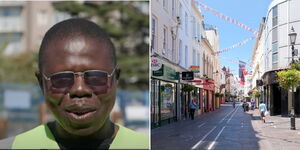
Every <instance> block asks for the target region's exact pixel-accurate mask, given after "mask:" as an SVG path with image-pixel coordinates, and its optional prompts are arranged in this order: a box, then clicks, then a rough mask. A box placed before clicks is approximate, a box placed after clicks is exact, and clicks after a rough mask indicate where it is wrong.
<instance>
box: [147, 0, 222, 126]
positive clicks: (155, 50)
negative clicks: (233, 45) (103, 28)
mask: <svg viewBox="0 0 300 150" xmlns="http://www.w3.org/2000/svg"><path fill="white" fill-rule="evenodd" d="M150 3H151V21H150V25H151V26H150V28H151V59H152V60H151V65H153V66H154V65H156V66H159V67H152V72H151V90H150V91H151V96H150V97H151V118H152V120H151V123H152V127H157V126H161V125H163V124H165V123H171V122H173V121H177V120H180V119H183V118H187V117H188V116H187V114H188V103H189V102H190V100H191V96H192V95H197V97H198V103H199V104H200V107H199V108H200V109H199V110H200V111H199V112H196V114H201V113H202V112H204V107H205V111H210V110H213V109H212V108H210V109H209V107H208V105H204V104H203V101H204V100H205V101H209V100H211V101H212V99H213V96H214V95H213V93H211V94H210V95H208V94H205V92H203V91H204V90H202V89H203V88H205V86H206V85H205V86H204V83H202V82H201V81H202V78H203V75H204V74H206V75H209V76H208V77H210V78H214V76H213V69H212V68H213V65H214V64H215V65H216V64H217V63H213V60H214V58H212V57H211V56H212V54H213V52H214V51H215V50H216V49H214V47H218V45H213V46H212V44H210V43H209V41H208V40H207V38H206V35H205V34H206V33H205V30H204V26H203V16H202V14H201V11H200V9H199V8H197V7H196V4H195V2H194V1H193V0H172V1H170V0H153V1H151V2H150ZM203 34H204V35H203ZM214 34H215V35H217V33H216V32H215V33H214ZM215 35H214V36H215ZM204 37H205V41H206V47H203V44H202V43H203V41H202V40H203V39H204ZM211 37H213V36H211ZM216 37H217V36H216ZM216 37H214V38H213V41H214V43H213V44H216V43H217V42H216V41H217V40H216ZM204 51H207V52H205V53H206V54H205V61H203V58H204V57H203V54H204ZM208 65H209V66H208ZM191 66H196V67H200V73H194V77H195V78H194V80H193V82H190V81H186V80H182V79H181V77H182V72H187V71H191V68H190V67H191ZM207 83H208V82H207ZM191 84H193V85H195V86H196V87H197V89H196V90H194V92H193V93H191V92H186V91H184V90H183V87H184V86H186V85H191ZM210 86H211V85H210ZM210 88H211V89H212V91H214V86H211V87H210ZM205 104H208V102H206V103H205ZM210 104H211V105H210V107H212V105H213V104H214V103H213V102H210Z"/></svg>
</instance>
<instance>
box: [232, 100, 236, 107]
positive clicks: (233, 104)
mask: <svg viewBox="0 0 300 150" xmlns="http://www.w3.org/2000/svg"><path fill="white" fill-rule="evenodd" d="M232 106H233V108H235V100H233V103H232Z"/></svg>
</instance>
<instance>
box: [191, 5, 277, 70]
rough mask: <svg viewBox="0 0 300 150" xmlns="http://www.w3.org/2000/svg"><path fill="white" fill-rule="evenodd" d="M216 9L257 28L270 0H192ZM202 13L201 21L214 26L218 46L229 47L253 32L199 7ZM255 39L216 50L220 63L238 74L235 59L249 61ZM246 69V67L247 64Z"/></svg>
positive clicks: (248, 36)
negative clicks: (223, 50) (217, 35)
mask: <svg viewBox="0 0 300 150" xmlns="http://www.w3.org/2000/svg"><path fill="white" fill-rule="evenodd" d="M196 1H198V2H200V3H202V4H204V5H207V6H208V7H210V8H212V9H215V10H216V11H218V12H219V13H221V14H223V15H225V16H228V17H231V18H233V19H235V20H237V21H239V22H240V23H243V24H244V25H247V26H248V27H250V28H252V29H254V30H256V31H258V29H259V25H260V23H261V21H262V18H263V17H265V16H266V15H267V11H268V7H269V5H270V4H271V2H272V1H273V0H196ZM200 9H201V12H202V14H203V15H204V23H206V24H210V25H213V26H215V27H216V28H217V32H218V34H219V41H220V49H224V48H227V47H230V46H232V45H234V44H237V43H239V42H242V41H244V40H245V39H248V38H250V37H252V36H253V35H254V34H253V33H251V32H249V31H247V30H245V29H243V28H241V27H239V26H237V25H235V24H232V23H230V22H228V21H226V20H223V19H221V18H219V17H217V16H216V15H214V14H213V13H211V12H209V11H206V10H204V9H203V8H201V7H200ZM254 42H255V39H253V40H251V41H249V42H248V43H246V44H245V45H242V46H239V47H236V48H234V49H231V50H229V51H227V52H223V53H221V54H220V60H221V61H220V62H221V66H222V67H223V66H226V67H229V68H230V70H231V72H233V74H238V64H236V63H232V62H231V61H230V60H234V61H236V62H238V60H242V61H246V62H247V63H248V64H249V65H250V64H251V57H252V51H253V47H254ZM247 69H248V70H249V71H250V68H249V67H247Z"/></svg>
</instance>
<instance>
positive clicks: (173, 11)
mask: <svg viewBox="0 0 300 150" xmlns="http://www.w3.org/2000/svg"><path fill="white" fill-rule="evenodd" d="M175 2H176V1H175V0H172V16H173V17H175V15H176V10H175Z"/></svg>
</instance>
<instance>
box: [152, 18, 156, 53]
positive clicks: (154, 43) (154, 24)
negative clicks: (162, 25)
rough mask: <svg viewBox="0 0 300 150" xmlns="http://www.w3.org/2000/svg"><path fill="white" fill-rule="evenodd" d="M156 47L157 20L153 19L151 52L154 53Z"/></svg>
mask: <svg viewBox="0 0 300 150" xmlns="http://www.w3.org/2000/svg"><path fill="white" fill-rule="evenodd" d="M155 47H156V19H155V18H154V17H152V18H151V51H154V50H155Z"/></svg>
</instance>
